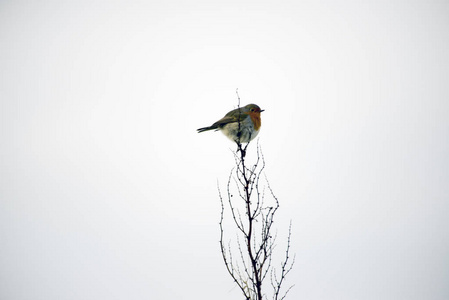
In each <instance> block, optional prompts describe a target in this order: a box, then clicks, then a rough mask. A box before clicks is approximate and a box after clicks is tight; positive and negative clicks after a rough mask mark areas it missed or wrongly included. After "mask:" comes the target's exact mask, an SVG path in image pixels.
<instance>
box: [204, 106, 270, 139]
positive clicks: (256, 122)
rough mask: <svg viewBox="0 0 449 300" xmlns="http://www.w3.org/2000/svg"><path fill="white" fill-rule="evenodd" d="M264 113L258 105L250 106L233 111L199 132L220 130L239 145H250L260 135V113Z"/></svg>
mask: <svg viewBox="0 0 449 300" xmlns="http://www.w3.org/2000/svg"><path fill="white" fill-rule="evenodd" d="M263 111H264V110H263V109H260V107H259V106H257V105H256V104H248V105H246V106H244V107H239V108H237V109H234V110H231V111H230V112H228V113H227V114H226V115H225V116H224V117H223V118H221V119H220V120H218V121H217V122H215V123H214V124H212V125H211V126H209V127H203V128H199V129H197V131H198V133H200V132H204V131H209V130H214V129H215V131H217V130H220V131H221V132H223V133H224V135H226V136H227V137H228V138H229V139H231V140H232V141H234V142H236V143H237V144H241V143H249V142H250V141H252V140H253V139H254V138H255V137H256V136H257V135H258V134H259V130H260V126H261V120H260V113H261V112H263Z"/></svg>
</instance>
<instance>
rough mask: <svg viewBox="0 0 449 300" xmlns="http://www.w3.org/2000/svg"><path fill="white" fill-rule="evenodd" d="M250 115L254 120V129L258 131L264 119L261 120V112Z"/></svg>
mask: <svg viewBox="0 0 449 300" xmlns="http://www.w3.org/2000/svg"><path fill="white" fill-rule="evenodd" d="M249 116H250V117H251V120H252V121H253V124H254V129H255V130H256V131H258V130H259V129H260V126H261V125H262V121H261V120H260V112H254V113H249Z"/></svg>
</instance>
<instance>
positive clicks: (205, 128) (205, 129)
mask: <svg viewBox="0 0 449 300" xmlns="http://www.w3.org/2000/svg"><path fill="white" fill-rule="evenodd" d="M214 129H217V127H214V126H210V127H203V128H199V129H197V131H198V133H200V132H204V131H208V130H214Z"/></svg>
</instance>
